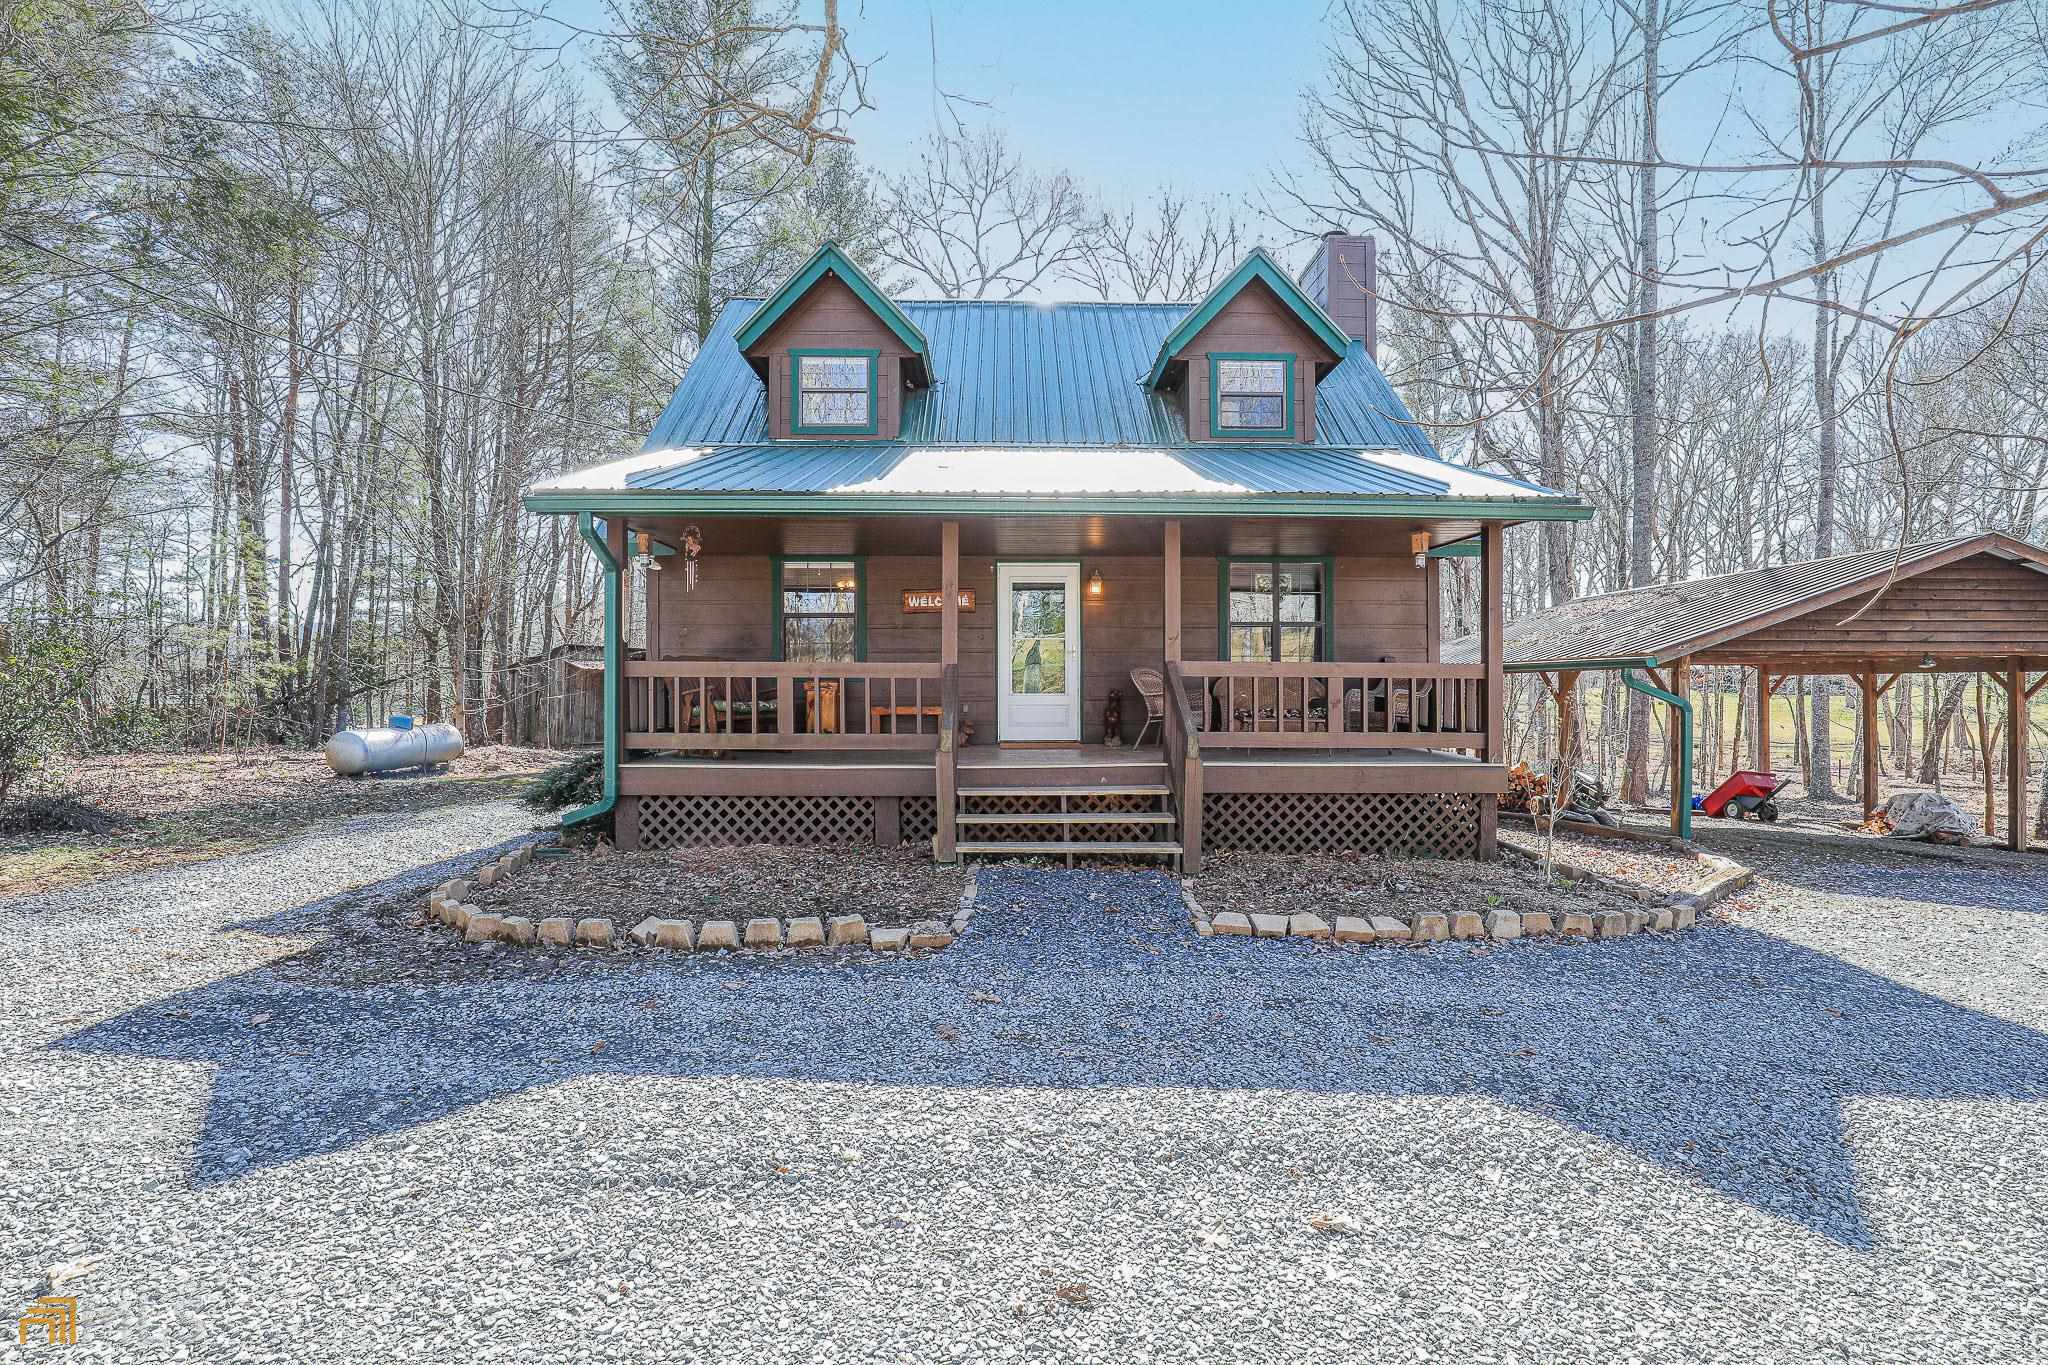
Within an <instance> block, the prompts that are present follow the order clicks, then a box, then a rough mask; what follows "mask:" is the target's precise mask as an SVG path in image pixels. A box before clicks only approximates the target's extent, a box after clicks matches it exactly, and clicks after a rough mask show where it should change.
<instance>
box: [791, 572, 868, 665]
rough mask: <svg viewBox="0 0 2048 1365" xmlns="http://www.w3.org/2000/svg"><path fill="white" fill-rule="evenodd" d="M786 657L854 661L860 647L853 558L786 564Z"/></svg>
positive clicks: (808, 660) (799, 660) (800, 660)
mask: <svg viewBox="0 0 2048 1365" xmlns="http://www.w3.org/2000/svg"><path fill="white" fill-rule="evenodd" d="M779 591H780V592H781V593H782V657H783V658H784V659H786V660H788V661H789V662H791V663H851V662H853V661H854V660H855V659H857V658H858V657H859V654H858V650H859V648H860V571H859V570H858V569H857V568H856V567H855V565H854V563H853V561H852V560H850V559H848V560H837V559H831V560H824V559H805V560H796V559H788V560H784V561H783V563H782V583H781V585H780V588H779Z"/></svg>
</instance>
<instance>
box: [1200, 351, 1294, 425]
mask: <svg viewBox="0 0 2048 1365" xmlns="http://www.w3.org/2000/svg"><path fill="white" fill-rule="evenodd" d="M1293 397H1294V357H1293V356H1291V355H1252V354H1213V353H1212V354H1211V355H1210V357H1209V430H1210V431H1211V432H1212V433H1213V434H1214V435H1217V436H1260V437H1265V438H1268V439H1271V438H1276V437H1277V438H1280V439H1286V438H1288V437H1291V436H1293V435H1294V401H1293Z"/></svg>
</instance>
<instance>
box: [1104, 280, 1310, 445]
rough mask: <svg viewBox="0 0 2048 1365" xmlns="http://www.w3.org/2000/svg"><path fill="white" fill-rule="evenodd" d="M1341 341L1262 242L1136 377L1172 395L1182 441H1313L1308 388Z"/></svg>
mask: <svg viewBox="0 0 2048 1365" xmlns="http://www.w3.org/2000/svg"><path fill="white" fill-rule="evenodd" d="M1349 345H1350V338H1349V337H1347V336H1346V335H1345V334H1344V332H1343V330H1342V329H1341V328H1339V327H1338V326H1337V324H1336V323H1334V322H1332V321H1331V320H1330V318H1329V316H1328V315H1327V314H1326V313H1324V312H1323V310H1322V309H1321V308H1319V307H1317V306H1316V303H1315V301H1314V300H1313V299H1311V298H1309V297H1308V295H1306V294H1304V293H1303V292H1302V291H1301V288H1300V286H1298V285H1297V284H1295V282H1294V281H1293V280H1291V279H1289V278H1288V276H1287V272H1286V271H1284V270H1282V269H1281V268H1280V266H1279V263H1278V262H1276V261H1275V260H1274V259H1273V258H1272V257H1271V256H1269V255H1267V254H1266V252H1265V250H1264V249H1263V248H1254V249H1253V251H1252V254H1251V255H1249V256H1247V257H1245V260H1244V264H1242V265H1240V266H1238V268H1237V269H1236V270H1234V271H1232V272H1231V274H1230V277H1229V278H1228V279H1226V280H1224V281H1223V283H1221V284H1219V285H1217V286H1216V288H1215V289H1213V290H1211V291H1210V292H1209V296H1208V297H1207V298H1205V299H1203V300H1202V301H1201V302H1200V303H1198V304H1196V305H1195V306H1194V307H1193V308H1191V309H1189V310H1188V312H1187V314H1186V316H1184V317H1182V318H1181V320H1180V321H1179V322H1178V323H1176V324H1175V325H1174V328H1173V330H1172V331H1171V332H1169V333H1168V334H1167V336H1166V340H1165V341H1163V342H1161V343H1160V346H1159V353H1158V355H1157V357H1156V358H1155V359H1154V360H1153V362H1152V370H1151V373H1150V374H1149V375H1147V376H1146V380H1145V382H1146V384H1147V385H1148V386H1150V387H1152V388H1155V389H1164V390H1168V391H1171V392H1174V393H1176V394H1178V395H1179V398H1180V404H1181V410H1182V414H1183V416H1184V417H1185V418H1186V421H1187V433H1188V439H1189V440H1191V441H1288V442H1295V443H1299V444H1307V443H1310V442H1313V441H1314V440H1315V439H1316V385H1317V384H1319V383H1320V382H1322V379H1323V376H1325V375H1327V374H1329V373H1330V371H1332V370H1334V369H1336V368H1337V365H1338V363H1339V362H1341V361H1342V360H1343V359H1344V352H1345V349H1346V347H1348V346H1349Z"/></svg>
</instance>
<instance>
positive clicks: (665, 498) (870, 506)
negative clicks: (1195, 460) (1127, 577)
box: [522, 490, 1593, 522]
mask: <svg viewBox="0 0 2048 1365" xmlns="http://www.w3.org/2000/svg"><path fill="white" fill-rule="evenodd" d="M522 501H523V502H524V504H525V506H526V510H527V511H529V512H538V513H542V514H546V513H563V512H597V513H619V514H623V515H629V516H636V517H637V516H667V515H675V514H681V513H685V512H703V513H707V514H710V513H724V514H727V515H732V516H750V515H757V514H771V513H779V514H795V515H810V516H824V515H833V514H844V513H850V514H853V515H856V516H1054V517H1063V516H1076V515H1081V516H1090V515H1097V516H1176V517H1204V516H1244V515H1247V514H1249V515H1254V516H1277V517H1366V518H1372V517H1399V518H1407V519H1410V520H1426V521H1518V522H1519V521H1587V520H1590V519H1591V518H1592V515H1593V509H1592V508H1591V507H1589V506H1587V505H1586V504H1585V503H1583V502H1579V501H1577V500H1576V499H1571V500H1566V499H1562V498H1549V499H1542V498H1447V497H1424V496H1393V497H1386V496H1368V497H1358V496H1322V497H1318V496H1315V495H1313V494H1308V495H1295V496H1289V495H1279V496H1276V495H1273V494H1257V493H1251V494H1242V495H1218V494H1188V495H1184V496H1177V495H1174V494H1170V493H1138V494H1130V495H1126V496H1121V497H1120V496H1117V495H1114V494H1101V495H1093V496H1088V495H1084V496H1078V497H1077V496H1074V495H1071V494H1043V495H1026V494H1006V495H1002V496H1000V497H989V496H983V497H976V496H974V495H972V494H961V493H701V492H700V493H676V492H666V491H662V492H647V491H629V492H619V491H595V492H580V491H579V492H571V491H567V490H564V491H562V492H555V493H529V494H527V495H526V496H525V498H524V499H523V500H522Z"/></svg>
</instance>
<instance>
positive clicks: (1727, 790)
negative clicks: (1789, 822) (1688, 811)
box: [1700, 772, 1792, 824]
mask: <svg viewBox="0 0 2048 1365" xmlns="http://www.w3.org/2000/svg"><path fill="white" fill-rule="evenodd" d="M1791 785H1792V778H1791V776H1790V775H1789V774H1788V775H1787V776H1785V777H1782V778H1781V777H1779V776H1778V775H1777V774H1776V773H1756V772H1741V773H1735V774H1733V775H1731V776H1730V777H1729V779H1728V780H1727V781H1726V782H1723V783H1722V784H1721V785H1720V786H1718V787H1716V788H1714V789H1713V790H1712V791H1710V792H1708V793H1707V794H1706V795H1705V796H1704V797H1702V798H1701V799H1700V809H1701V810H1702V811H1704V812H1705V813H1706V814H1708V815H1712V816H1716V817H1720V816H1732V817H1733V818H1735V819H1737V820H1740V819H1741V818H1742V817H1743V816H1745V815H1754V816H1755V817H1756V818H1757V819H1759V820H1762V821H1763V822H1765V823H1766V824H1769V823H1770V822H1771V821H1773V820H1776V819H1777V818H1778V803H1777V802H1776V801H1774V800H1772V799H1771V798H1773V797H1775V796H1776V795H1777V794H1778V793H1779V792H1781V791H1783V790H1785V788H1787V787H1789V786H1791Z"/></svg>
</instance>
